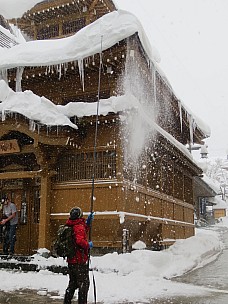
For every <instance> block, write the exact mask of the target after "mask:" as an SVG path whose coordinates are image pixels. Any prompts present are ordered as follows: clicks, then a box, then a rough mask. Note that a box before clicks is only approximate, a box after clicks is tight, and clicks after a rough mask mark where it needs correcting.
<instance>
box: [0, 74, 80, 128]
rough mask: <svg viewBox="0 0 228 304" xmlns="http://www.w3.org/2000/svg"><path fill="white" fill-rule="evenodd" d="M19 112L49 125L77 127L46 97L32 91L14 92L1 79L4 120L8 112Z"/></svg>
mask: <svg viewBox="0 0 228 304" xmlns="http://www.w3.org/2000/svg"><path fill="white" fill-rule="evenodd" d="M9 112H11V113H19V114H21V115H23V116H25V117H26V118H28V119H29V120H30V121H33V122H39V123H40V124H44V125H48V126H70V127H72V128H75V129H76V128H77V126H76V125H74V124H73V123H72V122H71V121H70V120H69V118H68V117H67V116H65V115H64V114H62V113H61V112H60V111H59V110H58V108H57V106H56V105H55V104H54V103H53V102H51V101H50V100H48V99H47V98H45V97H39V96H37V95H35V94H34V93H33V92H32V91H25V92H17V93H16V92H14V91H13V90H11V89H10V88H9V87H8V85H7V84H6V83H5V81H4V80H0V116H1V119H2V120H4V119H5V116H6V114H7V113H9Z"/></svg>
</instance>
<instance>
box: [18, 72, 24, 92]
mask: <svg viewBox="0 0 228 304" xmlns="http://www.w3.org/2000/svg"><path fill="white" fill-rule="evenodd" d="M23 72H24V67H18V68H17V73H16V92H21V91H22V89H21V79H22V74H23Z"/></svg>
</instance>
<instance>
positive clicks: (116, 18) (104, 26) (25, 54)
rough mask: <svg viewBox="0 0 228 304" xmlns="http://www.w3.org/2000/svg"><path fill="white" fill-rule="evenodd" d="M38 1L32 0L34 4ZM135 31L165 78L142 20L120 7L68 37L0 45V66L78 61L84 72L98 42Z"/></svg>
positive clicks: (194, 122) (195, 122)
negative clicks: (88, 58) (84, 66)
mask: <svg viewBox="0 0 228 304" xmlns="http://www.w3.org/2000/svg"><path fill="white" fill-rule="evenodd" d="M0 1H1V0H0ZM25 2H26V1H25ZM38 2H39V1H34V4H36V3H38ZM134 33H138V35H139V38H140V41H141V43H142V45H143V48H144V50H145V52H146V54H147V56H148V58H149V59H150V60H151V61H153V63H154V64H155V65H156V67H157V69H158V70H159V72H160V73H161V75H162V77H164V79H165V76H164V73H163V72H162V71H161V70H160V68H159V67H158V64H157V63H158V62H160V56H159V54H158V52H157V50H156V48H155V47H152V46H151V43H150V41H149V40H148V38H147V36H146V34H145V32H144V29H143V27H142V25H141V23H140V22H139V20H138V19H137V18H136V17H135V16H134V15H133V14H131V13H129V12H127V11H123V10H118V11H114V12H111V13H109V14H106V15H104V16H103V17H101V18H99V19H98V20H96V21H95V22H93V23H92V24H90V25H88V26H86V27H84V28H82V29H81V30H80V31H78V32H77V33H76V34H75V35H73V36H71V37H67V38H63V39H52V40H36V41H28V42H23V43H20V44H19V45H16V46H14V47H12V48H11V49H9V50H7V49H2V50H1V49H0V70H2V71H3V72H4V71H5V70H6V69H10V68H15V67H29V66H50V65H59V64H60V63H65V62H71V61H78V63H79V64H78V66H79V69H80V73H81V75H83V74H82V73H83V59H85V58H87V57H89V56H91V55H94V54H96V53H99V52H100V50H101V45H102V50H106V49H108V48H110V47H112V46H113V45H115V44H116V43H118V42H119V41H121V40H123V39H125V38H127V37H129V36H131V35H133V34H134ZM181 104H182V102H181ZM182 108H183V109H184V110H185V111H186V113H187V115H188V120H189V126H190V129H191V130H194V129H195V127H196V126H197V128H198V129H199V130H201V132H202V133H203V134H204V135H205V136H206V137H208V136H209V135H210V129H209V127H208V126H207V125H205V124H204V123H203V122H202V121H201V120H200V119H199V118H197V117H196V116H195V115H194V114H192V113H191V111H189V110H186V107H185V106H183V104H182ZM191 133H192V132H191Z"/></svg>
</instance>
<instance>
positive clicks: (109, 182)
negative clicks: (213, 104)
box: [0, 0, 207, 254]
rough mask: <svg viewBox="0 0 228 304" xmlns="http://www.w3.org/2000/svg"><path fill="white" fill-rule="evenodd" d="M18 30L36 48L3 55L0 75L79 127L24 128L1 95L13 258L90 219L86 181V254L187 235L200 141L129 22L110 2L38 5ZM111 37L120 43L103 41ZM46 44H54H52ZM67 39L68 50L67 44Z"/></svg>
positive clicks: (3, 176) (0, 133)
mask: <svg viewBox="0 0 228 304" xmlns="http://www.w3.org/2000/svg"><path fill="white" fill-rule="evenodd" d="M121 20H122V21H123V20H124V22H122V21H121ZM126 20H127V25H126V22H125V21H126ZM121 22H122V23H121ZM17 24H18V25H19V26H20V28H21V30H22V31H23V32H24V33H26V35H27V36H29V37H30V39H35V41H28V42H27V43H26V47H25V48H24V49H23V47H24V46H19V47H13V48H11V49H10V50H9V53H8V55H6V58H5V60H1V59H0V71H1V75H2V78H3V79H4V80H5V81H7V82H8V84H9V86H10V87H11V88H12V89H13V90H16V91H22V92H25V91H26V90H31V91H32V92H33V93H34V94H37V95H38V96H45V97H46V98H48V99H49V100H51V101H52V102H53V105H56V109H59V111H61V113H65V115H66V116H67V117H68V118H69V119H70V120H71V123H72V124H74V125H75V126H76V125H77V127H78V129H76V128H74V127H72V125H70V123H69V124H66V125H61V124H58V123H56V125H55V124H54V123H52V122H51V121H50V124H49V123H46V124H45V123H42V122H41V121H38V120H36V119H34V120H33V119H32V118H31V117H28V116H26V115H25V114H23V113H20V112H19V111H18V110H12V108H11V109H10V108H7V98H6V103H5V104H6V108H5V110H4V113H3V111H2V115H1V118H2V119H1V121H0V126H1V127H0V191H1V194H2V195H4V194H8V195H9V196H11V198H12V200H13V201H14V202H15V204H16V205H17V208H18V210H19V212H20V224H19V227H18V237H17V239H18V241H17V244H16V252H17V253H20V254H32V253H33V252H34V251H35V250H37V249H38V248H43V247H45V248H48V249H51V247H52V241H53V239H54V238H55V235H56V230H57V228H58V225H59V224H60V223H64V222H65V221H66V219H67V217H68V214H69V210H70V209H71V208H72V207H74V206H80V207H81V208H82V209H83V211H84V214H85V215H87V214H88V213H89V211H90V205H91V195H92V194H91V188H92V176H93V173H94V178H95V184H94V185H95V188H94V198H93V204H94V211H95V212H96V216H95V221H94V224H93V230H92V239H93V242H94V246H95V247H96V248H98V249H100V250H102V249H108V250H122V243H123V242H122V240H123V234H124V237H126V238H128V237H129V247H130V248H131V246H132V244H133V243H134V242H135V241H137V240H142V241H144V242H145V243H146V245H147V247H148V248H153V247H156V246H157V245H158V244H162V243H164V244H167V245H168V244H170V243H172V242H173V241H174V240H175V239H178V238H187V237H190V236H192V235H194V201H193V178H194V176H198V175H200V174H201V173H202V172H201V169H200V168H198V167H197V165H196V164H195V163H194V162H193V160H192V158H191V155H190V153H189V152H188V151H187V149H186V148H185V145H186V144H189V143H193V142H196V143H201V141H202V139H204V138H205V137H206V136H207V134H206V132H204V130H203V128H202V126H200V125H199V124H197V121H194V117H193V116H192V115H191V114H190V113H188V112H187V111H186V109H185V108H184V107H183V106H182V104H181V102H180V101H179V100H178V99H177V97H176V96H175V94H174V92H173V90H172V88H171V86H170V84H169V82H168V81H167V79H166V78H165V76H164V75H163V73H162V72H161V71H160V70H159V67H158V63H157V62H156V60H155V59H153V58H152V57H151V56H150V55H149V54H148V53H149V51H148V50H149V49H150V48H148V44H147V43H145V41H146V39H143V37H144V36H143V35H144V34H143V31H142V29H141V28H139V27H137V19H136V18H135V17H134V16H132V15H131V14H129V15H128V14H127V13H126V12H125V13H123V12H118V11H115V6H114V4H113V2H112V1H111V0H99V1H98V0H83V1H82V0H78V1H70V0H52V1H50V0H49V1H42V2H41V3H39V4H37V5H36V6H35V7H34V8H32V9H31V10H30V11H28V12H26V13H25V14H24V15H23V17H22V18H21V19H19V20H17ZM104 24H105V29H104V33H103V32H102V33H100V34H99V35H98V34H97V32H96V30H97V28H101V27H102V25H104ZM131 24H132V28H131ZM115 25H116V27H115ZM121 26H123V30H122V32H121V31H120V29H121ZM113 28H114V30H112V29H113ZM128 28H130V30H129V32H127V29H128ZM81 29H82V30H81ZM133 29H134V30H133ZM102 30H103V29H102ZM118 30H119V31H120V32H121V35H125V36H124V37H123V36H121V35H119V36H120V37H121V38H119V39H117V40H115V39H112V38H113V37H114V36H115V35H116V36H115V37H117V38H118V37H119V36H118V35H117V34H116V31H118ZM75 32H77V33H76V34H75ZM88 33H89V34H90V35H88V36H87V34H88ZM70 35H72V36H70ZM97 35H98V36H99V37H95V36H97ZM69 36H70V37H69ZM88 37H89V38H90V39H91V46H90V48H88V45H89V43H88V41H87V40H88ZM53 38H58V39H57V40H53V44H52V45H51V44H49V42H50V43H51V42H52V41H49V40H50V39H53ZM71 38H72V39H75V41H74V44H73V43H72V44H71V42H72V40H66V39H71ZM43 39H46V40H45V43H44V41H43ZM48 39H49V40H48ZM93 39H97V41H100V46H99V43H98V44H97V46H96V45H95V44H94V41H95V40H93ZM37 40H38V41H37ZM39 40H41V41H39ZM46 41H47V42H48V43H46ZM66 41H68V42H69V44H68V47H67V48H64V47H65V45H66V43H65V42H66ZM34 43H35V44H34ZM31 45H32V46H33V48H32V47H31ZM49 45H51V47H52V51H53V52H52V56H51V55H50V56H49V58H50V59H49V61H48V60H46V59H47V57H48V56H47V53H48V51H49ZM55 46H56V49H55ZM74 46H75V47H78V49H77V50H78V52H79V47H81V48H80V52H82V57H81V58H80V57H77V54H74V53H73V52H72V54H73V55H72V56H71V57H70V55H69V56H68V57H67V56H65V55H64V54H66V53H67V52H68V53H67V54H69V52H70V51H71V47H72V49H73V47H74ZM30 47H31V48H30ZM61 48H62V49H61ZM87 48H88V50H87ZM27 50H28V51H27ZM31 50H33V51H34V52H36V55H35V56H30V55H31ZM44 50H46V51H45V52H46V53H45V52H44ZM59 50H61V51H59ZM29 52H30V53H29ZM58 52H59V53H58ZM43 53H45V55H44V57H42V54H43ZM50 54H51V53H50ZM14 55H15V56H14ZM26 56H27V57H26ZM28 56H30V59H31V60H28ZM58 56H59V57H58ZM64 56H65V57H64ZM34 57H35V58H36V62H35V61H34V60H35V59H34ZM58 58H59V59H58ZM33 59H34V60H33ZM3 75H4V77H3ZM22 92H18V93H15V94H23V93H22ZM27 92H28V91H27ZM28 94H30V93H27V95H26V96H28ZM20 96H21V95H20ZM9 98H10V97H9ZM126 101H127V102H126ZM126 104H128V106H126ZM114 105H115V106H114ZM0 106H1V104H0ZM99 107H100V109H101V111H100V112H99V111H98V114H99V117H98V120H97V119H96V118H97V117H96V113H97V112H96V110H97V109H98V108H99ZM83 109H84V112H83ZM3 114H4V115H3ZM96 127H97V128H96ZM96 130H97V140H96V151H97V153H96V161H95V162H94V145H95V136H96ZM142 139H143V140H142ZM133 142H134V144H135V145H134V147H133V144H132V143H133ZM133 148H135V150H134V149H133ZM155 245H156V246H155Z"/></svg>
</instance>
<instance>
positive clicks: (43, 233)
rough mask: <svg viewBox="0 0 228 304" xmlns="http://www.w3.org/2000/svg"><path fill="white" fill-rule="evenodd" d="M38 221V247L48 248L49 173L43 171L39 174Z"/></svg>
mask: <svg viewBox="0 0 228 304" xmlns="http://www.w3.org/2000/svg"><path fill="white" fill-rule="evenodd" d="M40 187H41V188H40V222H39V240H38V248H47V249H50V248H49V247H50V239H49V230H50V199H51V175H50V174H49V172H47V171H46V172H45V173H44V174H43V175H42V176H41V186H40Z"/></svg>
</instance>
